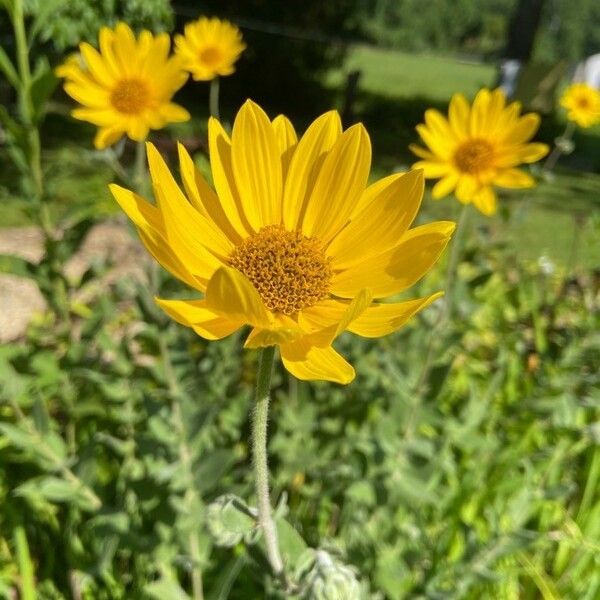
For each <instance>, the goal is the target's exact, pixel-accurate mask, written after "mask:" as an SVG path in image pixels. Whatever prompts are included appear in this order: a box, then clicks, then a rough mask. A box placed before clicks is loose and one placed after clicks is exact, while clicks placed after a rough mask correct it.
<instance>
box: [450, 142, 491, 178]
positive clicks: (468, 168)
mask: <svg viewBox="0 0 600 600" xmlns="http://www.w3.org/2000/svg"><path fill="white" fill-rule="evenodd" d="M493 160H494V149H493V148H492V145H491V144H490V143H489V142H487V141H486V140H478V139H473V140H469V141H467V142H464V143H462V144H461V145H460V146H459V147H458V148H457V150H456V152H455V153H454V164H455V165H456V166H457V168H458V170H459V171H462V172H463V173H478V172H479V171H483V170H484V169H489V168H490V167H491V166H492V163H493Z"/></svg>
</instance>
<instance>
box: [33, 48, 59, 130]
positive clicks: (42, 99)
mask: <svg viewBox="0 0 600 600" xmlns="http://www.w3.org/2000/svg"><path fill="white" fill-rule="evenodd" d="M57 85H58V78H57V77H56V75H55V74H54V72H53V71H52V68H51V67H50V64H49V63H48V59H47V58H46V57H43V58H40V59H39V60H38V62H37V64H36V66H35V70H34V72H33V75H32V77H31V88H30V90H29V92H30V94H31V101H32V103H33V113H34V116H33V118H34V122H39V121H41V120H42V118H43V116H44V113H45V112H46V110H45V109H46V103H47V101H48V98H49V97H50V96H51V95H52V93H53V92H54V90H55V89H56V86H57Z"/></svg>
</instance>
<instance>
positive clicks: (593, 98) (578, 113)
mask: <svg viewBox="0 0 600 600" xmlns="http://www.w3.org/2000/svg"><path fill="white" fill-rule="evenodd" d="M560 105H561V106H562V107H563V108H566V109H567V118H568V119H569V120H570V121H574V122H575V123H577V125H579V126H580V127H592V126H593V125H595V124H596V123H600V91H598V90H597V89H595V88H593V87H591V86H589V85H588V84H587V83H574V84H572V85H570V86H569V87H568V88H567V89H566V90H565V92H564V94H563V95H562V97H561V99H560Z"/></svg>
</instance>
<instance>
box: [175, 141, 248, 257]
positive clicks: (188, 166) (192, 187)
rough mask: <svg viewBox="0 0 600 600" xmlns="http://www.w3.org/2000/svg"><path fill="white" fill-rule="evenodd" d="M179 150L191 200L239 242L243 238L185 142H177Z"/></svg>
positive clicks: (230, 236)
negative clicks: (185, 145) (195, 162)
mask: <svg viewBox="0 0 600 600" xmlns="http://www.w3.org/2000/svg"><path fill="white" fill-rule="evenodd" d="M177 151H178V153H179V170H180V172H181V179H182V181H183V186H184V188H185V192H186V194H187V196H188V198H189V199H190V202H191V203H192V205H193V206H194V208H195V209H196V210H197V211H199V212H200V213H202V214H203V215H204V216H205V217H206V218H207V219H210V220H212V221H213V222H214V223H215V225H216V226H217V227H218V228H219V229H220V230H221V231H222V232H223V233H224V234H225V235H226V236H227V237H228V238H229V239H230V240H231V241H232V242H233V243H234V244H235V245H237V244H239V243H240V242H241V241H242V238H241V237H240V235H239V234H238V233H237V231H236V230H235V229H234V228H233V226H232V225H231V223H230V221H229V219H228V218H227V215H226V214H225V211H224V210H223V206H222V205H221V202H220V201H219V197H218V196H217V194H215V192H214V191H213V190H212V188H211V187H210V186H209V185H208V183H207V182H206V180H205V179H204V177H203V176H202V173H200V171H199V170H198V168H197V167H196V165H195V164H194V161H193V160H192V157H191V156H190V155H189V153H188V151H187V150H186V149H185V147H184V146H183V144H181V143H177Z"/></svg>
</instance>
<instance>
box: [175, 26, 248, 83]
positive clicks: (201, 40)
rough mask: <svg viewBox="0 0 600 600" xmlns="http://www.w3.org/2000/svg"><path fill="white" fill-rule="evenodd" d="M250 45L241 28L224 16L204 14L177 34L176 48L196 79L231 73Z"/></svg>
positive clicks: (205, 79)
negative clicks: (219, 17)
mask: <svg viewBox="0 0 600 600" xmlns="http://www.w3.org/2000/svg"><path fill="white" fill-rule="evenodd" d="M245 48H246V44H244V42H243V41H242V34H241V33H240V30H239V29H238V28H237V27H236V26H235V25H232V24H231V23H229V21H221V20H220V19H216V18H213V19H207V18H206V17H202V18H200V19H198V20H197V21H194V22H192V23H188V24H187V25H186V26H185V35H176V36H175V52H176V53H177V55H178V56H180V57H181V59H182V64H183V66H184V68H185V69H187V70H188V71H189V72H190V73H191V74H192V76H193V78H194V79H195V80H196V81H210V80H211V79H214V78H215V77H218V76H224V75H231V74H232V73H233V72H234V71H235V69H234V67H233V65H234V64H235V62H236V61H237V59H238V58H239V57H240V54H241V53H242V52H243V51H244V49H245Z"/></svg>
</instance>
